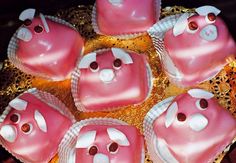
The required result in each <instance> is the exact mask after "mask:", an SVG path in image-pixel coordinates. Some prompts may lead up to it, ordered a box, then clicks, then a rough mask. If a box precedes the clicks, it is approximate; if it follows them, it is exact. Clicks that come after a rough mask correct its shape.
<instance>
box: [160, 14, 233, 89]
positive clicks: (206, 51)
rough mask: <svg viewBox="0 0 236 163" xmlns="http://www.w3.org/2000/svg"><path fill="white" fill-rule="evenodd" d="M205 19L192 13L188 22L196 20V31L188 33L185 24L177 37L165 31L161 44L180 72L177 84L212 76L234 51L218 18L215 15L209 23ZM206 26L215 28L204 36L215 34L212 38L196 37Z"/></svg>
mask: <svg viewBox="0 0 236 163" xmlns="http://www.w3.org/2000/svg"><path fill="white" fill-rule="evenodd" d="M206 19H208V18H207V16H196V15H194V16H192V17H190V18H188V22H195V23H197V25H198V30H197V31H196V33H189V32H188V29H187V28H188V27H186V29H185V31H184V32H183V33H182V34H180V35H178V36H174V35H173V30H172V29H171V30H169V31H168V32H166V34H165V37H164V44H165V47H166V49H167V52H168V53H169V56H170V58H171V60H172V61H173V63H174V64H175V66H176V67H177V69H178V71H179V72H180V73H181V74H182V79H181V80H180V81H179V82H180V83H179V84H180V85H183V86H191V85H195V84H196V83H200V82H202V81H204V80H207V79H209V78H211V77H213V76H214V75H216V74H217V73H218V72H219V71H220V70H221V68H222V67H223V66H224V65H225V64H226V63H227V62H226V60H227V59H228V58H229V57H232V56H233V54H235V52H236V46H235V42H234V40H233V38H232V37H231V35H230V33H229V32H228V29H227V27H226V25H225V23H224V22H223V21H222V19H220V18H219V17H217V18H216V20H215V22H210V23H209V20H208V21H206ZM209 25H211V26H215V27H216V33H214V31H213V30H210V29H208V31H207V30H206V31H205V35H207V36H208V37H214V36H213V35H216V36H217V37H216V39H215V40H211V41H207V40H206V39H204V38H202V37H201V36H200V35H201V34H200V33H201V32H203V30H204V28H205V27H207V26H209ZM213 28H214V27H213ZM207 32H209V33H207ZM203 33H204V32H203ZM169 73H170V74H173V73H175V72H169ZM174 80H175V79H174ZM177 83H178V81H177Z"/></svg>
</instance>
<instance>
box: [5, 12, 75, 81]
mask: <svg viewBox="0 0 236 163" xmlns="http://www.w3.org/2000/svg"><path fill="white" fill-rule="evenodd" d="M45 18H47V19H49V20H51V21H54V22H56V23H60V24H63V25H66V26H68V27H70V28H72V29H74V30H76V28H75V27H74V26H73V25H71V24H70V23H68V22H66V21H65V20H62V19H60V18H57V17H54V16H48V15H45ZM19 29H20V28H18V29H17V30H16V32H15V33H14V34H13V36H12V37H11V39H10V42H9V44H8V48H7V55H8V58H9V60H10V61H11V63H13V65H14V66H16V67H17V68H19V69H20V70H21V71H23V72H25V73H27V74H31V75H33V76H40V77H42V78H45V79H48V80H61V79H57V78H52V77H51V76H48V75H47V74H45V73H36V72H34V71H32V70H31V69H29V68H28V67H26V66H24V65H23V63H22V62H21V60H20V59H19V58H18V57H17V56H16V51H17V49H18V41H19V39H18V38H17V32H18V31H19Z"/></svg>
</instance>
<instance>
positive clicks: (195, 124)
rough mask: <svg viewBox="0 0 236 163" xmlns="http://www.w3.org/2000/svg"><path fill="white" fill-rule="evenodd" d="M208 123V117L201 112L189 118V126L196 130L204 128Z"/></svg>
mask: <svg viewBox="0 0 236 163" xmlns="http://www.w3.org/2000/svg"><path fill="white" fill-rule="evenodd" d="M207 125H208V119H207V118H206V117H205V116H204V115H202V114H200V113H196V114H193V115H191V117H190V119H189V127H190V128H191V129H192V130H194V131H197V132H199V131H202V130H203V129H204V128H206V127H207Z"/></svg>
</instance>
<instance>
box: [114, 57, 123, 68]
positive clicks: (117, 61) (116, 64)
mask: <svg viewBox="0 0 236 163" xmlns="http://www.w3.org/2000/svg"><path fill="white" fill-rule="evenodd" d="M113 65H114V67H116V68H119V67H121V65H122V61H121V60H120V59H118V58H117V59H115V60H114V62H113Z"/></svg>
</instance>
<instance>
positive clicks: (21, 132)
mask: <svg viewBox="0 0 236 163" xmlns="http://www.w3.org/2000/svg"><path fill="white" fill-rule="evenodd" d="M74 122H75V120H74V118H73V116H72V115H71V114H70V113H69V111H68V110H67V108H66V107H65V105H64V104H63V103H62V102H60V101H59V100H58V99H57V98H56V97H54V96H52V95H50V94H48V93H46V92H41V91H38V90H36V89H30V90H29V91H28V92H25V93H23V94H22V95H20V96H18V97H16V98H15V99H13V100H12V101H11V102H10V103H9V105H8V106H7V107H6V109H5V111H4V112H3V114H2V115H1V117H0V144H2V145H3V147H5V148H6V149H7V150H8V151H9V152H10V153H12V154H13V155H14V156H15V157H17V158H18V159H20V160H21V161H23V162H28V163H47V162H49V161H50V160H51V159H52V158H53V157H54V156H55V154H56V153H57V150H58V147H59V144H60V142H61V140H62V138H63V136H64V135H65V133H66V132H67V131H68V130H69V128H70V127H71V126H72V124H73V123H74Z"/></svg>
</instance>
